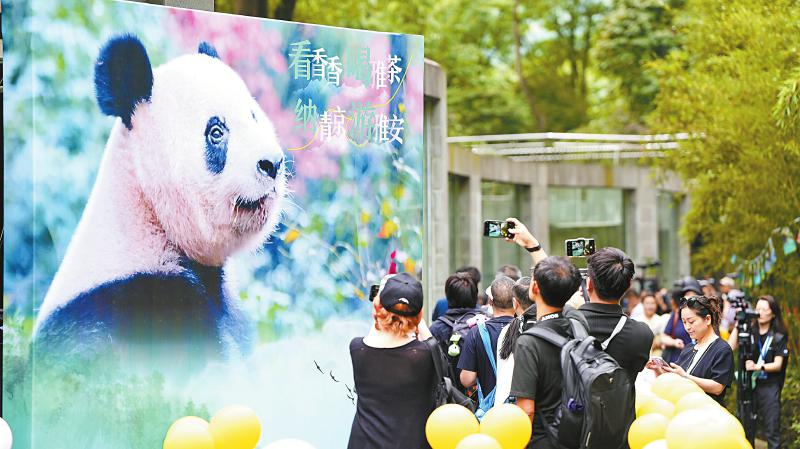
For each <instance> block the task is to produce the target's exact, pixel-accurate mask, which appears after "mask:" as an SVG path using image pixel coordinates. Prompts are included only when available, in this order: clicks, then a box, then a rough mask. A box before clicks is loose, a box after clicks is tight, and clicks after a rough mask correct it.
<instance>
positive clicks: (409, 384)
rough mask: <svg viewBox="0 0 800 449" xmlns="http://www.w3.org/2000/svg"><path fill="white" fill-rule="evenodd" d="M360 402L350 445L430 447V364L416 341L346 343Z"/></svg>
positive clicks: (366, 448) (352, 448)
mask: <svg viewBox="0 0 800 449" xmlns="http://www.w3.org/2000/svg"><path fill="white" fill-rule="evenodd" d="M350 357H351V358H352V360H353V379H354V380H355V387H356V392H357V393H358V402H357V404H356V415H355V417H354V418H353V426H352V428H351V430H350V442H349V443H348V445H347V447H348V449H430V446H429V445H428V442H427V439H426V438H425V423H426V422H427V420H428V416H429V415H430V414H431V412H433V408H434V402H433V388H434V367H433V358H432V357H431V352H430V349H429V348H428V346H426V345H425V343H423V342H421V341H419V340H416V339H415V340H412V341H411V342H409V343H407V344H405V345H403V346H399V347H397V348H373V347H370V346H367V345H365V344H364V339H363V338H354V339H353V340H352V341H351V342H350Z"/></svg>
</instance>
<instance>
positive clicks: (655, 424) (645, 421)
mask: <svg viewBox="0 0 800 449" xmlns="http://www.w3.org/2000/svg"><path fill="white" fill-rule="evenodd" d="M668 425H669V418H667V417H666V416H664V415H661V414H658V413H650V414H647V415H642V416H640V417H638V418H636V420H635V421H634V422H633V424H631V427H630V429H629V430H628V444H629V445H630V447H631V449H642V448H644V447H645V446H647V445H648V444H650V443H652V442H653V441H656V440H662V439H664V435H665V434H666V433H667V426H668ZM504 449H505V448H504Z"/></svg>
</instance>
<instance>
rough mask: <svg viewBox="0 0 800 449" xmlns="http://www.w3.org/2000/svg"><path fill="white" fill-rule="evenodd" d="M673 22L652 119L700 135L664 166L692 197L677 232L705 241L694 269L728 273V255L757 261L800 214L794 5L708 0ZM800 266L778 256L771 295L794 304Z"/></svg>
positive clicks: (660, 127)
mask: <svg viewBox="0 0 800 449" xmlns="http://www.w3.org/2000/svg"><path fill="white" fill-rule="evenodd" d="M676 20H677V21H679V22H680V23H683V24H685V25H686V26H685V39H686V40H685V43H684V46H683V47H682V48H681V49H679V50H676V51H674V52H672V53H671V54H669V55H668V56H667V58H666V59H664V60H661V61H656V62H653V63H651V67H652V68H653V73H654V74H655V75H656V76H657V79H658V83H659V87H660V92H659V94H658V96H657V97H656V98H655V103H656V108H655V111H654V113H653V115H652V116H651V118H650V121H649V124H650V125H651V126H652V127H653V130H654V131H655V132H677V131H689V132H702V133H704V135H705V137H704V138H703V139H700V140H696V141H693V142H690V143H688V144H686V145H684V146H683V148H681V149H680V150H677V151H675V152H673V153H671V155H670V156H669V157H668V158H667V159H666V161H665V164H664V166H665V167H666V168H669V169H672V170H676V171H677V172H678V173H680V174H681V175H682V177H683V178H684V179H685V185H686V186H687V187H688V188H689V190H690V193H691V197H692V203H691V209H690V210H689V213H688V214H687V215H686V217H685V218H684V223H683V233H684V236H685V237H686V238H687V239H688V240H689V241H693V240H695V238H696V237H697V236H701V237H702V246H700V247H699V248H696V251H695V252H694V254H693V260H692V262H693V264H692V267H693V270H694V271H695V272H697V273H711V272H731V271H733V270H734V269H735V267H734V266H732V265H731V263H730V257H731V254H734V253H735V254H737V255H740V256H742V257H743V258H745V259H747V258H752V257H754V256H755V255H756V254H757V253H758V252H759V251H760V250H761V249H763V244H764V240H765V239H766V238H767V237H768V236H769V235H770V232H771V231H772V229H774V228H775V227H776V226H779V225H781V224H783V223H786V222H788V221H789V220H791V219H792V218H794V216H796V215H797V213H798V211H800V184H798V181H797V180H798V179H800V152H798V144H797V138H798V125H799V124H800V90H799V89H798V84H799V83H798V80H799V79H800V76H799V75H800V71H798V56H797V53H796V52H794V53H792V52H791V51H788V50H787V49H796V48H798V44H800V25H799V24H800V8H798V2H797V1H791V0H782V1H776V2H773V1H766V0H763V1H744V0H735V1H728V0H708V1H702V2H699V1H698V2H690V4H689V6H688V9H687V11H686V12H685V14H683V15H682V16H680V17H678V18H676ZM799 265H800V264H798V263H796V261H795V260H794V259H792V260H787V261H779V262H778V265H777V267H776V268H777V269H776V270H775V271H773V272H772V273H771V278H772V284H767V285H768V287H766V288H769V289H770V293H771V294H773V295H775V296H776V297H781V298H782V299H784V300H792V301H796V299H795V298H796V295H795V294H794V293H793V292H794V291H796V289H797V288H800V285H798V282H800V281H799V279H800V272H799V271H798V270H800V266H799ZM777 286H780V287H777ZM783 289H785V290H783ZM790 293H791V294H790Z"/></svg>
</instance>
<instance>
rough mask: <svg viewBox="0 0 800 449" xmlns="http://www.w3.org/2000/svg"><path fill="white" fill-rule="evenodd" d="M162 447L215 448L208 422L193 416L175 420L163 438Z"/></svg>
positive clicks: (169, 448)
mask: <svg viewBox="0 0 800 449" xmlns="http://www.w3.org/2000/svg"><path fill="white" fill-rule="evenodd" d="M162 447H163V449H216V448H215V445H214V438H213V437H212V436H211V432H209V430H208V423H207V422H206V421H205V420H202V419H200V418H197V417H195V416H188V417H186V418H181V419H179V420H177V421H175V422H174V423H173V424H172V426H170V428H169V430H168V431H167V436H166V438H164V445H163V446H162Z"/></svg>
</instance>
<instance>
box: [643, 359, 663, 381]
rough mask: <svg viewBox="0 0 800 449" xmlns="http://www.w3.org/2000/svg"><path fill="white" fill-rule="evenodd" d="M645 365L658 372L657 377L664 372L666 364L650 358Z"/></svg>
mask: <svg viewBox="0 0 800 449" xmlns="http://www.w3.org/2000/svg"><path fill="white" fill-rule="evenodd" d="M644 367H645V368H648V369H651V370H653V371H654V372H655V373H656V377H658V376H660V375H662V374H664V365H662V364H660V363H657V362H656V361H655V360H653V359H650V360H648V361H647V365H645V366H644Z"/></svg>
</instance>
